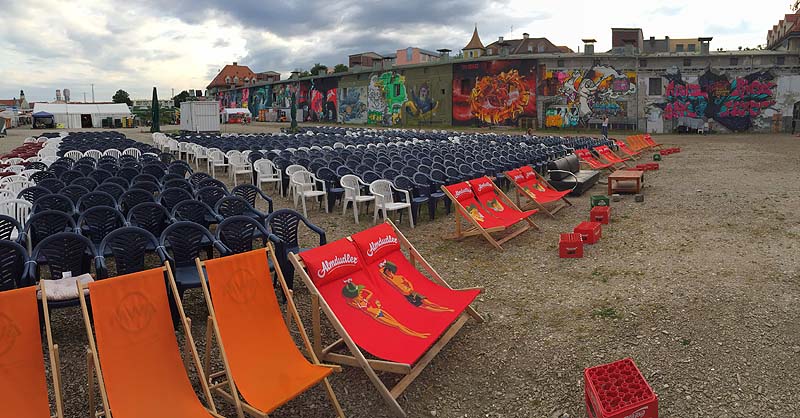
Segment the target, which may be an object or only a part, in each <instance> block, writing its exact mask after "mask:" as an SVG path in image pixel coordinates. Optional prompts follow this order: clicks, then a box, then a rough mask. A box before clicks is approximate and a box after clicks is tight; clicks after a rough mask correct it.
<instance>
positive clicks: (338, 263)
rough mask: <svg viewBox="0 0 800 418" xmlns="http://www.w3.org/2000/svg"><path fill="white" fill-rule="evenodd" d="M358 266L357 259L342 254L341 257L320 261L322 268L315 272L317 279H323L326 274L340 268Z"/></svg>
mask: <svg viewBox="0 0 800 418" xmlns="http://www.w3.org/2000/svg"><path fill="white" fill-rule="evenodd" d="M356 265H358V257H355V256H353V255H351V254H343V255H341V256H336V257H333V259H331V260H322V268H320V269H319V270H317V277H319V278H320V279H322V278H324V277H325V276H326V275H327V274H328V273H330V272H333V271H335V270H336V269H338V268H340V267H345V266H356Z"/></svg>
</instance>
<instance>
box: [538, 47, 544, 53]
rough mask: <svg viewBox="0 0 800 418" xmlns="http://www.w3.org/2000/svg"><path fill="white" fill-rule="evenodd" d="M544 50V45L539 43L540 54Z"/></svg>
mask: <svg viewBox="0 0 800 418" xmlns="http://www.w3.org/2000/svg"><path fill="white" fill-rule="evenodd" d="M542 52H544V45H539V53H540V54H541V53H542Z"/></svg>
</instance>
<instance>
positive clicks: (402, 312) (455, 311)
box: [290, 221, 482, 416]
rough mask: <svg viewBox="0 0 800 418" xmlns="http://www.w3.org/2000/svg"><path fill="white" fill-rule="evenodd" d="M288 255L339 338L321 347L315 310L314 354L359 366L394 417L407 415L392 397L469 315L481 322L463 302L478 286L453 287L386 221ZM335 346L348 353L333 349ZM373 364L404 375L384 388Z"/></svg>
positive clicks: (471, 297) (315, 306)
mask: <svg viewBox="0 0 800 418" xmlns="http://www.w3.org/2000/svg"><path fill="white" fill-rule="evenodd" d="M402 249H406V250H407V251H408V253H409V258H406V256H405V255H404V253H403V251H402ZM290 259H291V261H292V263H293V264H294V265H295V267H296V268H297V271H298V272H299V275H300V277H301V279H302V280H303V282H304V283H305V284H306V286H307V287H308V288H309V291H310V292H311V294H312V309H314V310H320V309H321V310H322V311H323V312H324V313H325V315H326V316H327V317H328V319H329V320H330V322H331V324H332V325H333V327H334V329H335V330H336V332H337V333H338V334H339V336H340V337H341V339H340V340H338V341H337V342H335V343H334V344H332V345H330V346H328V347H325V348H323V347H322V345H321V339H322V336H321V327H320V321H319V315H314V316H312V318H313V328H312V331H313V335H314V338H313V339H312V340H313V341H314V351H315V353H317V355H318V356H319V359H320V360H321V361H329V362H333V363H341V364H344V365H349V366H358V367H361V368H362V369H364V371H365V372H366V373H367V376H368V377H369V379H370V380H371V381H372V383H373V384H374V385H375V386H376V388H377V389H378V391H379V392H380V394H381V396H382V397H383V398H384V400H385V401H386V402H387V403H388V404H389V406H390V407H391V408H392V410H393V412H394V413H395V414H396V415H397V416H405V413H404V412H403V410H402V408H400V406H399V404H398V403H397V400H396V399H397V398H398V397H399V396H400V394H402V393H403V391H404V390H405V389H406V388H407V387H408V385H410V383H411V382H412V381H413V380H414V379H415V378H416V377H417V376H418V375H419V373H420V372H421V370H422V369H423V368H424V367H425V366H426V365H427V364H428V363H429V362H430V361H431V360H432V359H433V358H434V356H435V355H436V354H437V353H438V352H439V351H440V350H441V349H442V348H443V347H444V346H445V345H446V344H447V343H448V342H449V340H450V339H451V338H452V337H453V336H454V335H455V334H456V333H457V332H458V330H459V329H460V328H461V327H462V326H463V325H464V323H465V322H466V321H467V319H468V318H469V317H470V316H471V317H473V318H475V319H477V320H478V321H482V318H481V317H480V315H478V314H477V312H475V310H474V309H472V308H471V307H470V306H469V304H470V303H472V302H473V301H474V300H475V298H476V297H477V296H478V294H479V293H480V289H468V290H454V289H452V288H451V287H450V286H449V285H447V283H446V282H445V281H444V280H443V279H442V278H441V276H439V275H438V273H436V271H435V270H433V268H432V267H431V266H430V265H429V264H428V263H427V262H426V261H425V260H424V259H423V258H422V256H420V255H419V253H418V252H417V250H416V249H415V248H414V247H413V246H412V245H411V244H410V243H409V242H408V240H407V239H406V238H405V236H403V235H402V234H401V233H400V231H398V230H397V228H396V227H394V225H393V224H392V223H391V222H389V221H387V222H386V223H384V224H381V225H378V226H376V227H373V228H370V229H368V230H366V231H363V232H360V233H358V234H355V235H353V236H352V237H349V238H343V239H340V240H338V241H335V242H332V243H329V244H327V245H323V246H321V247H317V248H314V249H312V250H308V251H304V252H303V253H301V254H300V255H299V256H298V255H295V254H291V255H290ZM415 266H420V267H422V268H423V269H424V270H425V271H426V272H427V273H428V276H425V275H423V274H422V273H421V272H420V271H419V270H417V268H416V267H415ZM429 277H430V278H429ZM341 345H345V346H346V348H347V349H348V350H349V352H350V354H351V355H345V354H342V353H340V352H337V351H338V350H337V348H338V347H340V346H341ZM362 350H363V351H366V352H368V353H369V354H371V355H372V356H374V357H376V358H378V359H380V360H371V359H369V360H368V359H367V358H366V357H365V356H364V354H363V352H362ZM375 370H381V371H385V372H391V373H400V374H405V375H406V376H405V377H403V378H402V379H400V381H399V382H398V383H397V384H396V385H395V386H394V387H393V388H392V389H391V390H390V389H388V388H387V387H386V385H385V384H384V383H383V381H382V380H381V379H380V378H379V377H378V376H377V374H376V373H375Z"/></svg>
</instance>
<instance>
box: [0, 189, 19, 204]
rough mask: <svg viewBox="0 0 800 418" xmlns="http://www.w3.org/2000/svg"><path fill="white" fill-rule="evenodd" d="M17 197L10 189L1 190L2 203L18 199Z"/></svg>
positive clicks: (0, 198) (0, 200)
mask: <svg viewBox="0 0 800 418" xmlns="http://www.w3.org/2000/svg"><path fill="white" fill-rule="evenodd" d="M16 198H17V195H16V194H15V193H14V192H12V191H11V190H8V189H0V202H4V201H6V200H13V199H16Z"/></svg>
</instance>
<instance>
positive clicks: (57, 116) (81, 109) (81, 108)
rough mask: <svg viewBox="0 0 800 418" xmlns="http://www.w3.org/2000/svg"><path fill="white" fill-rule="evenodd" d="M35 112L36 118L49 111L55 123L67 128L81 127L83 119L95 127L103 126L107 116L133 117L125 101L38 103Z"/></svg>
mask: <svg viewBox="0 0 800 418" xmlns="http://www.w3.org/2000/svg"><path fill="white" fill-rule="evenodd" d="M33 112H34V114H33V117H34V119H36V118H38V116H37V114H38V113H42V112H44V113H49V114H50V115H51V117H52V118H53V119H54V123H55V124H57V125H63V127H64V128H65V129H76V128H81V127H83V125H84V123H83V121H85V122H87V123H86V124H87V125H88V124H90V125H91V127H93V128H101V127H102V126H103V119H105V118H109V117H110V118H113V119H122V118H128V117H131V110H130V108H128V105H126V104H125V103H102V104H97V103H36V104H34V105H33ZM82 119H83V121H82Z"/></svg>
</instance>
